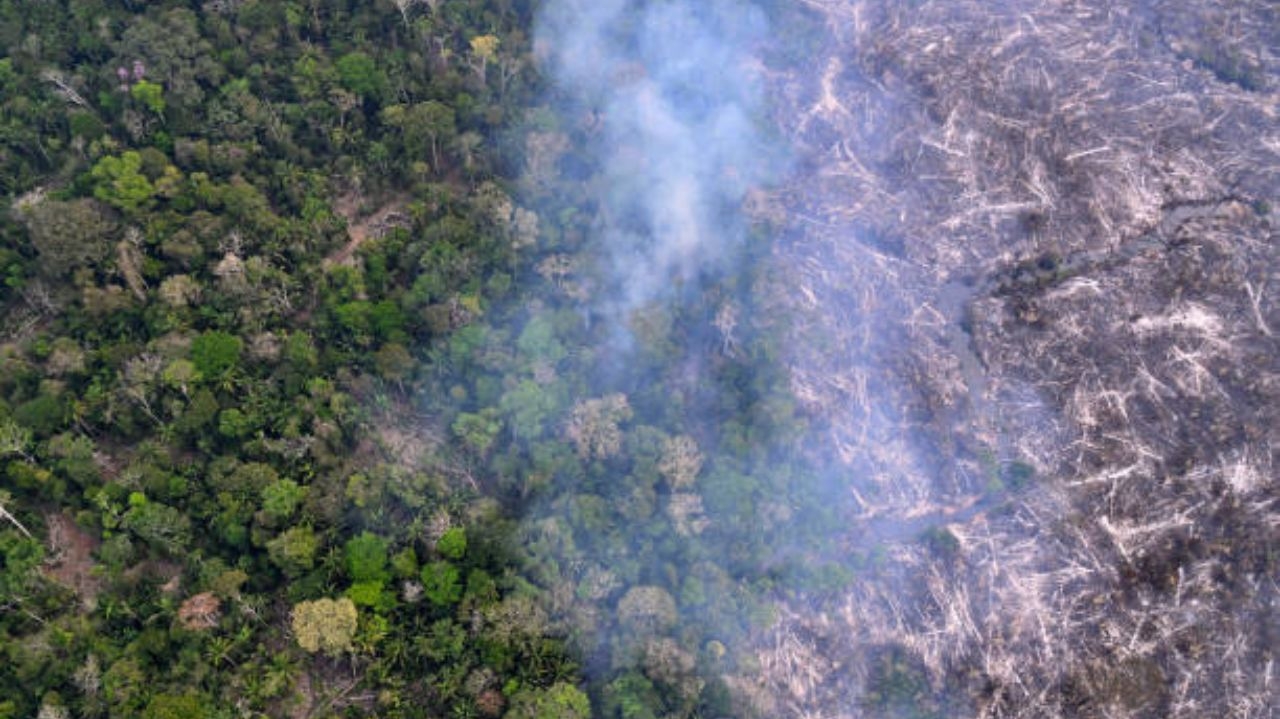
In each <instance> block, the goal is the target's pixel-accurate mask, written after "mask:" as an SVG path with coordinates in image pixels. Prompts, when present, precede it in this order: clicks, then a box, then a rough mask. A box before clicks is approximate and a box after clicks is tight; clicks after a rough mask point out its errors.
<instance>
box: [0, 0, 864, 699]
mask: <svg viewBox="0 0 1280 719" xmlns="http://www.w3.org/2000/svg"><path fill="white" fill-rule="evenodd" d="M534 4H535V3H533V2H531V1H530V0H426V1H425V2H414V0H396V1H395V2H384V1H379V2H351V1H350V0H299V1H298V2H268V1H267V0H208V1H206V2H203V3H200V2H179V1H177V0H163V1H157V2H130V1H126V0H118V1H117V0H56V1H55V0H50V1H48V2H23V1H19V0H3V1H2V2H0V56H2V57H0V194H2V195H3V196H4V198H3V199H4V208H3V210H2V211H0V223H2V224H0V233H2V234H0V237H2V238H3V240H2V242H0V274H2V275H3V277H4V281H3V284H2V285H0V303H2V304H3V310H2V311H0V323H2V325H3V326H2V327H0V333H2V334H0V461H2V464H0V477H2V481H0V487H2V491H0V507H2V508H3V514H0V519H3V522H0V633H2V638H0V654H2V655H3V657H2V658H0V717H6V718H7V717H33V716H39V717H42V718H53V717H70V716H75V717H139V716H141V717H148V718H154V719H159V718H161V717H207V718H210V719H212V718H213V717H258V716H292V717H330V716H386V717H438V716H449V717H512V718H517V719H519V718H525V717H529V718H532V717H540V718H544V719H551V718H553V717H554V718H569V717H585V716H588V715H598V716H608V717H627V718H629V719H641V718H643V717H659V716H662V717H668V716H669V717H689V716H707V717H714V716H724V715H728V714H733V713H739V714H740V713H741V712H742V711H743V709H742V707H741V706H736V700H735V699H734V698H733V696H732V694H731V692H730V691H729V688H728V686H727V684H726V680H725V678H727V677H731V676H750V675H751V674H752V673H753V671H755V670H754V667H753V666H752V659H751V656H750V653H749V652H747V651H746V650H745V647H746V638H747V637H748V636H749V634H750V633H751V631H752V629H753V628H759V627H763V626H766V625H767V624H768V623H769V621H770V616H769V614H770V612H769V609H768V602H767V601H766V598H767V597H768V596H769V594H770V593H771V592H775V591H779V589H778V588H779V587H782V586H785V587H788V588H791V589H789V591H790V590H800V589H803V590H806V591H811V592H814V593H816V594H818V595H820V594H821V593H822V592H823V591H825V590H827V589H833V588H835V587H838V586H840V585H841V583H842V582H843V581H844V580H845V576H844V572H845V571H846V570H845V569H843V568H842V567H845V566H847V564H848V563H847V562H846V561H843V560H842V563H841V564H839V565H836V564H831V565H830V566H827V565H824V564H823V563H822V562H821V561H820V560H819V561H817V562H796V561H793V560H794V557H788V556H787V554H788V553H789V552H797V551H803V552H804V553H805V554H806V556H812V557H821V555H822V551H823V549H824V545H823V542H824V541H825V540H824V539H823V537H825V536H827V534H828V532H827V528H829V527H830V526H831V523H832V522H833V521H835V519H836V518H835V514H836V513H837V512H838V510H839V508H838V507H831V506H828V505H827V504H825V503H824V501H823V500H822V499H821V497H822V490H821V486H820V485H821V482H819V481H817V480H816V479H815V478H814V477H813V476H811V475H810V474H809V472H810V470H809V469H806V467H807V466H808V465H807V464H806V463H805V462H804V461H803V460H802V459H801V458H800V457H799V455H798V453H793V450H791V449H788V448H790V447H792V445H793V444H794V443H793V442H792V441H791V440H792V439H794V438H795V437H797V436H798V433H799V432H800V431H801V430H802V428H803V425H804V420H803V419H802V418H801V417H799V416H798V415H797V412H796V409H795V408H794V406H793V400H792V399H791V398H790V395H789V394H788V393H787V392H786V391H785V387H784V385H785V382H784V381H783V378H782V377H781V376H780V373H779V369H778V363H777V362H776V359H777V353H778V351H779V350H778V348H777V347H776V346H775V340H773V339H772V338H771V337H770V335H769V333H768V332H767V331H766V329H765V327H766V323H752V322H746V321H744V322H741V323H737V324H736V327H737V330H736V332H734V333H733V334H732V336H730V333H729V332H721V333H716V332H712V331H710V330H709V328H711V327H721V329H723V328H724V326H725V324H726V322H727V321H728V320H731V319H732V318H726V316H725V312H726V310H725V308H726V307H730V306H732V307H733V308H736V310H735V311H736V312H738V313H739V314H740V315H741V316H742V317H750V316H752V315H753V314H756V315H759V314H762V311H761V309H760V308H758V307H754V306H753V305H752V302H753V300H752V297H753V296H754V295H753V294H752V293H751V292H750V290H751V288H752V287H754V286H756V285H757V284H758V283H761V282H763V281H764V280H765V278H763V277H759V276H756V275H755V274H753V272H754V271H753V270H749V269H748V270H744V271H741V272H730V273H726V274H724V275H722V276H719V277H715V278H709V279H708V280H707V282H706V283H705V285H704V286H701V287H698V288H688V291H687V292H686V294H685V295H684V296H682V297H681V298H680V301H679V302H666V303H663V302H651V303H649V304H648V305H646V306H645V307H644V308H642V309H641V310H638V311H636V312H634V313H632V314H631V316H630V317H629V318H628V320H627V321H628V323H629V327H628V328H627V332H628V333H629V334H630V335H631V336H632V337H633V341H632V342H630V343H628V344H627V346H626V347H620V345H619V343H618V342H616V341H615V338H616V336H617V334H618V328H616V327H611V326H609V324H608V323H607V322H604V321H602V320H601V318H600V317H597V316H594V315H593V313H592V311H591V309H590V307H591V303H590V302H588V301H587V299H588V298H589V297H590V296H591V294H592V292H593V291H594V288H595V287H596V286H597V285H598V284H599V283H600V282H601V281H607V278H606V279H603V280H602V277H605V274H604V273H603V272H602V271H601V270H600V268H599V267H598V264H599V253H598V248H596V247H595V246H594V245H593V243H594V242H595V241H596V240H595V237H596V233H595V232H594V228H595V227H597V226H598V225H599V223H601V222H602V221H603V219H602V218H601V213H600V209H599V207H600V198H599V196H598V192H599V191H600V190H599V183H598V182H597V178H596V173H598V172H599V168H598V167H597V166H596V165H595V160H594V159H593V156H592V155H591V154H590V152H589V151H588V148H590V146H591V144H592V142H593V137H594V136H595V132H596V128H595V127H594V126H593V120H592V118H591V116H590V112H586V113H584V115H581V116H575V115H573V114H570V113H567V112H564V111H563V110H557V109H553V108H554V105H555V104H554V103H553V102H549V101H548V97H549V95H550V94H551V92H552V91H551V90H549V89H548V88H547V87H546V82H545V80H544V79H542V78H541V76H540V74H539V70H538V62H537V61H536V59H535V57H534V55H535V54H536V53H537V50H536V48H535V47H534V43H533V42H532V41H531V39H530V38H531V30H530V28H531V26H532V24H533V22H534V15H535V13H536V12H537V9H536V8H535V7H534ZM792 20H793V21H792V22H789V23H787V26H788V27H792V28H801V29H803V28H804V27H806V25H805V23H804V22H803V21H802V19H795V18H793V19H792ZM769 235H770V230H769V228H768V227H765V226H757V227H754V228H751V231H750V236H749V238H748V241H747V242H745V243H744V244H742V246H740V247H738V248H737V249H736V250H735V251H736V252H737V253H739V254H738V255H735V258H732V261H730V262H727V263H726V264H730V265H734V266H737V267H745V268H751V267H754V266H755V265H754V264H753V263H752V262H751V261H750V260H751V258H752V256H753V254H755V253H761V252H763V251H765V249H766V248H767V244H768V242H769ZM728 300H732V302H729V301H728ZM729 326H730V329H732V328H733V327H734V326H735V324H734V323H733V322H729ZM687 357H700V358H704V359H705V361H706V366H705V367H703V368H701V369H700V370H699V371H698V372H690V371H689V369H688V367H687V366H685V364H684V363H683V362H681V361H680V360H681V359H682V358H687ZM620 363H625V364H626V365H627V367H628V370H627V371H626V372H618V371H616V367H617V366H618V365H619V364H620ZM691 417H696V418H698V420H697V421H693V420H691V419H690V418H691ZM765 466H767V467H769V470H768V472H761V471H759V469H758V468H760V467H765ZM753 468H754V469H753ZM712 516H714V517H716V518H717V520H716V521H714V522H713V521H711V520H709V519H708V517H712ZM797 528H803V530H798V529H797ZM806 533H807V534H806ZM784 535H785V536H784ZM797 547H799V548H802V550H801V549H797ZM869 561H870V560H869Z"/></svg>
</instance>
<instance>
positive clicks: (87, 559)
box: [44, 514, 102, 607]
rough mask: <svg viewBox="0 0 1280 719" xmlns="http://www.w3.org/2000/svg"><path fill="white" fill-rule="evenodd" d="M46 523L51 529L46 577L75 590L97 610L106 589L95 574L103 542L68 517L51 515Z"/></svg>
mask: <svg viewBox="0 0 1280 719" xmlns="http://www.w3.org/2000/svg"><path fill="white" fill-rule="evenodd" d="M45 522H46V524H47V525H48V527H49V538H48V541H49V558H48V560H46V563H45V567H44V574H45V576H46V577H48V578H50V579H52V580H53V581H55V582H57V583H59V584H61V585H63V586H65V587H67V588H69V589H71V590H73V591H74V592H75V593H76V595H77V596H79V597H80V599H81V601H82V602H84V604H85V605H86V606H90V607H91V606H93V604H94V603H95V602H96V601H97V597H98V591H99V590H100V589H101V588H102V580H101V579H100V578H99V577H98V576H97V575H96V574H95V573H94V568H95V567H97V564H96V563H95V562H94V561H93V553H94V551H96V550H97V549H98V546H99V545H100V544H102V541H101V540H99V539H98V538H97V537H95V536H93V535H92V534H89V533H88V532H86V531H84V530H83V529H81V528H80V527H78V526H76V523H75V520H73V519H72V518H71V517H70V515H67V514H50V515H47V516H46V517H45Z"/></svg>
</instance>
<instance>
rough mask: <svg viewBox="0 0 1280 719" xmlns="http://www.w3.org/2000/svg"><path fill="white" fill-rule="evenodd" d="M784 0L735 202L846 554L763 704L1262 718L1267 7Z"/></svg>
mask: <svg viewBox="0 0 1280 719" xmlns="http://www.w3.org/2000/svg"><path fill="white" fill-rule="evenodd" d="M805 4H806V5H807V6H808V7H809V9H810V11H811V14H812V17H813V18H814V24H813V27H812V28H809V29H808V32H809V33H810V34H811V36H810V37H809V38H808V42H807V47H808V48H809V51H810V52H809V54H808V55H806V56H805V57H796V58H791V60H792V61H793V62H792V63H791V65H790V66H792V67H794V70H788V71H785V72H782V71H777V70H773V69H766V68H774V67H780V66H788V65H787V63H768V62H765V63H762V67H761V68H760V69H759V72H760V73H761V77H762V78H763V80H762V81H763V82H764V83H765V84H766V85H767V87H768V88H769V91H770V95H771V101H772V105H773V107H774V108H775V109H774V112H775V113H776V120H777V123H778V124H779V125H781V126H782V128H783V132H784V134H785V135H786V137H787V139H788V140H789V141H790V142H791V143H792V144H793V145H794V146H796V147H798V148H799V154H800V157H801V159H800V160H799V161H798V164H797V166H796V167H795V168H793V171H792V180H791V182H790V183H789V184H788V185H787V186H786V187H784V188H782V189H781V190H780V191H778V192H776V193H773V194H771V195H769V196H764V195H761V196H758V197H754V198H752V202H751V203H750V205H751V207H750V210H751V211H752V212H753V213H754V214H755V215H756V216H757V217H758V218H767V219H770V220H771V221H772V222H774V223H776V224H777V225H779V226H781V227H782V228H783V230H784V233H785V235H786V237H787V239H786V241H785V242H783V243H782V244H781V245H780V247H779V248H778V250H777V252H776V256H775V260H776V262H777V264H778V267H777V270H776V272H775V273H774V275H775V276H776V277H777V278H778V281H777V282H776V283H775V286H774V287H773V289H772V291H773V292H776V293H777V295H778V297H779V298H780V299H781V300H782V301H783V302H785V303H786V304H787V306H788V307H790V308H791V309H792V310H793V313H792V314H791V315H790V316H789V322H792V323H794V324H793V326H792V329H791V330H790V331H791V332H793V333H794V334H793V337H794V341H793V342H791V346H792V347H794V348H795V350H794V351H793V355H792V356H791V357H790V358H789V364H790V367H791V372H792V385H793V388H794V391H795V394H796V396H797V398H798V399H799V400H800V401H801V402H802V404H803V405H804V407H805V408H806V410H807V411H808V412H809V413H810V415H811V416H812V417H814V418H816V423H817V424H819V425H820V426H821V427H823V428H824V436H825V442H824V447H823V448H822V449H821V450H818V449H815V450H814V451H815V453H818V452H826V453H829V457H830V458H832V461H831V465H832V466H833V467H834V469H833V471H834V472H836V473H838V474H839V475H840V476H841V477H842V478H843V480H844V481H845V483H846V486H848V487H849V490H848V491H849V493H850V495H851V496H852V499H853V501H854V505H855V506H856V507H857V511H856V512H854V513H853V515H852V516H851V517H850V519H849V539H848V544H849V547H850V552H851V553H858V552H861V553H863V554H865V561H863V562H861V563H860V565H859V566H860V569H859V571H858V572H857V574H856V579H855V580H854V581H853V584H852V588H851V589H849V590H848V591H847V592H846V593H845V594H844V595H842V596H840V597H836V598H834V599H833V598H831V597H827V598H825V599H823V600H821V601H819V600H818V599H816V598H815V599H813V600H812V601H806V599H805V598H794V597H793V598H790V599H788V600H786V601H785V602H784V607H785V608H784V609H783V610H782V617H781V620H780V621H779V622H777V624H776V625H775V626H774V628H773V629H772V630H771V632H770V634H769V636H768V637H765V638H763V639H762V640H761V642H760V644H759V660H760V665H761V667H762V669H763V675H764V677H765V683H764V684H763V685H761V686H756V687H754V688H753V691H754V693H755V695H756V697H757V700H756V701H757V704H758V707H757V708H758V709H760V710H761V711H762V712H763V713H766V714H770V715H773V716H794V717H860V716H873V717H874V716H895V717H896V716H903V717H912V716H948V717H951V716H980V717H1040V716H1043V717H1059V716H1072V717H1075V716H1079V717H1130V716H1132V717H1206V716H1222V717H1269V716H1273V715H1274V714H1276V713H1280V670H1278V669H1277V667H1276V665H1275V655H1276V651H1277V639H1278V638H1280V613H1278V609H1280V607H1277V602H1278V601H1280V588H1278V587H1277V581H1280V579H1278V570H1280V493H1278V491H1277V490H1278V489H1280V487H1278V484H1277V464H1278V463H1277V445H1278V444H1280V344H1278V343H1277V333H1280V238H1278V237H1277V230H1276V225H1277V221H1278V220H1280V214H1278V213H1277V211H1276V209H1275V208H1276V206H1277V204H1280V120H1278V118H1277V113H1278V108H1280V102H1278V100H1280V94H1278V93H1277V90H1278V89H1280V73H1278V72H1277V70H1278V69H1280V59H1278V57H1277V55H1278V52H1280V51H1278V48H1280V7H1278V6H1277V5H1275V4H1274V3H1269V2H1264V1H1262V0H1241V1H1233V0H1229V1H1225V2H1214V3H1210V2H1203V1H1197V2H1160V1H1157V0H1151V1H1147V2H1141V1H1136V0H1126V1H1124V2H1118V3H1103V2H1092V3H1090V2H1076V1H1074V0H1009V1H1007V2H995V3H992V2H987V1H985V0H984V1H982V2H970V1H963V0H947V1H946V2H907V1H900V2H885V1H883V0H865V1H857V2H854V1H850V0H806V2H805ZM797 319H798V320H799V321H796V320H797Z"/></svg>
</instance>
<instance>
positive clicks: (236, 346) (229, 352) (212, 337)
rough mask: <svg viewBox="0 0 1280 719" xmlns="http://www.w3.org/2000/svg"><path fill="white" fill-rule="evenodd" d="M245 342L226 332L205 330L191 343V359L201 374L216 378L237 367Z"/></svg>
mask: <svg viewBox="0 0 1280 719" xmlns="http://www.w3.org/2000/svg"><path fill="white" fill-rule="evenodd" d="M242 346H243V343H242V342H241V341H240V338H239V337H236V336H235V335H232V334H228V333H226V332H205V333H204V334H202V335H200V336H199V337H197V338H196V339H195V341H194V342H192V343H191V361H192V362H194V363H195V366H196V370H197V371H199V372H200V374H201V375H203V376H205V377H209V378H216V377H219V376H221V375H223V374H226V373H227V372H230V371H231V370H232V369H234V368H235V367H236V365H237V364H238V363H239V361H240V350H241V347H242Z"/></svg>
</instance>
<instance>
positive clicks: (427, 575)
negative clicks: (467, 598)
mask: <svg viewBox="0 0 1280 719" xmlns="http://www.w3.org/2000/svg"><path fill="white" fill-rule="evenodd" d="M422 589H423V593H424V594H425V596H426V597H427V599H428V600H430V601H431V603H432V604H434V605H436V606H439V607H451V606H453V605H454V604H457V603H458V600H459V599H461V598H462V583H461V581H460V574H459V572H458V568H457V567H456V566H454V565H453V564H451V563H449V562H431V563H430V564H427V565H424V566H423V567H422Z"/></svg>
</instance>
